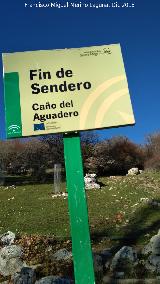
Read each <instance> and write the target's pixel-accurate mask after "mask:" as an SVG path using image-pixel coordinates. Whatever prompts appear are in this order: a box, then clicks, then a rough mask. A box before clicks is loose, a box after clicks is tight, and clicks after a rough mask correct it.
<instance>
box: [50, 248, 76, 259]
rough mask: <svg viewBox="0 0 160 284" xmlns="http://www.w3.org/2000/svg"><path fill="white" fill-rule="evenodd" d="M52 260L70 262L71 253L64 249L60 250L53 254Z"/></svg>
mask: <svg viewBox="0 0 160 284" xmlns="http://www.w3.org/2000/svg"><path fill="white" fill-rule="evenodd" d="M52 258H53V259H56V260H70V259H72V253H71V252H69V251H68V250H66V249H60V250H58V251H57V252H56V253H54V254H53V256H52Z"/></svg>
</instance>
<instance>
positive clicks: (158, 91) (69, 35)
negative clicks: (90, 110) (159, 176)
mask: <svg viewBox="0 0 160 284" xmlns="http://www.w3.org/2000/svg"><path fill="white" fill-rule="evenodd" d="M25 2H26V3H27V4H33V3H34V4H35V3H38V2H39V1H35V0H32V1H29V0H26V1H24V0H14V1H12V0H10V1H9V0H8V1H7V0H6V1H3V2H2V3H1V4H0V53H3V52H16V51H27V50H40V49H56V48H71V47H83V46H92V45H103V44H112V43H120V44H121V48H122V52H123V58H124V62H125V68H126V73H127V77H128V83H129V89H130V94H131V101H132V105H133V111H134V114H135V119H136V125H135V126H127V127H123V128H122V127H120V128H114V129H106V130H99V131H98V134H99V135H100V137H101V138H110V137H112V136H114V135H125V136H127V137H128V138H129V139H131V140H132V141H134V142H136V143H144V141H145V137H146V135H147V134H149V133H153V132H156V131H160V111H159V108H160V55H159V53H160V36H159V26H160V17H159V13H160V1H159V0H150V1H149V0H135V1H134V0H133V1H131V0H128V1H127V2H128V3H129V4H132V3H133V4H135V7H134V8H110V9H109V8H99V9H96V8H61V9H58V8H57V9H56V8H29V7H27V8H25ZM40 2H41V3H50V2H52V3H53V2H58V3H61V4H63V3H65V2H66V1H50V0H43V1H40ZM71 2H72V3H73V2H74V3H79V2H80V1H69V3H71ZM81 2H82V1H81ZM84 2H85V3H89V2H90V3H97V4H98V3H109V2H114V3H115V2H116V1H107V0H106V1H100V0H98V1H83V3H84ZM117 2H118V3H119V4H122V3H123V2H125V1H122V0H119V1H117ZM0 60H1V59H0ZM4 138H5V130H4V104H3V68H2V61H1V62H0V139H4Z"/></svg>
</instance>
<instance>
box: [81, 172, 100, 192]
mask: <svg viewBox="0 0 160 284" xmlns="http://www.w3.org/2000/svg"><path fill="white" fill-rule="evenodd" d="M96 176H97V175H96V174H86V175H85V177H84V182H85V188H86V189H99V188H100V185H99V184H98V183H97V181H96Z"/></svg>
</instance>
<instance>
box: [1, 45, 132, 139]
mask: <svg viewBox="0 0 160 284" xmlns="http://www.w3.org/2000/svg"><path fill="white" fill-rule="evenodd" d="M3 65H4V85H5V111H6V133H7V138H12V137H25V136H31V135H40V134H49V133H65V132H73V131H80V130H89V129H99V128H106V127H112V126H120V125H128V124H134V116H133V111H132V106H131V102H130V96H129V90H128V84H127V79H126V74H125V69H124V64H123V59H122V55H121V49H120V45H119V44H113V45H103V46H93V47H85V48H75V49H74V48H73V49H63V50H49V51H32V52H16V53H5V54H3Z"/></svg>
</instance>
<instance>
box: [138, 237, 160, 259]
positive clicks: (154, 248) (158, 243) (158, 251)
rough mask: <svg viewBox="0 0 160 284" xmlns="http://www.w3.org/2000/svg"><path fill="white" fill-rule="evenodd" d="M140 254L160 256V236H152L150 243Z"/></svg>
mask: <svg viewBox="0 0 160 284" xmlns="http://www.w3.org/2000/svg"><path fill="white" fill-rule="evenodd" d="M142 254H144V255H147V254H153V255H160V234H159V233H158V234H157V235H155V236H153V237H152V238H151V239H150V242H149V243H148V244H147V245H146V246H145V247H144V248H143V250H142Z"/></svg>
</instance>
